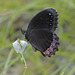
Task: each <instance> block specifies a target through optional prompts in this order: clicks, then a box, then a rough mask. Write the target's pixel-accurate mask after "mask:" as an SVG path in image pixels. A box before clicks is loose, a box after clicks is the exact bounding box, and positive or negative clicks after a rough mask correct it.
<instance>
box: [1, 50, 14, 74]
mask: <svg viewBox="0 0 75 75" xmlns="http://www.w3.org/2000/svg"><path fill="white" fill-rule="evenodd" d="M12 54H13V49H11V51H10V53H9V55H8V58H7V60H6V63H5V66H4V70H3V73H2V75H6V72H7V68H8V64H9V62H10V59H11V56H12Z"/></svg>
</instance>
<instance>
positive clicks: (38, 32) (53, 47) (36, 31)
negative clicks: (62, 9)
mask: <svg viewBox="0 0 75 75" xmlns="http://www.w3.org/2000/svg"><path fill="white" fill-rule="evenodd" d="M57 25H58V13H57V12H56V10H55V9H53V8H47V9H44V10H42V11H40V12H39V13H38V14H36V15H35V16H34V17H33V18H32V20H31V21H30V23H29V25H28V28H27V31H24V30H22V29H21V31H22V33H23V34H24V35H25V38H26V39H27V41H29V43H30V44H31V45H32V48H33V50H34V51H37V50H38V51H40V52H41V53H42V55H43V56H49V57H50V56H51V55H55V52H56V51H57V50H58V45H59V38H58V36H57V35H56V34H55V33H54V31H55V29H56V28H57Z"/></svg>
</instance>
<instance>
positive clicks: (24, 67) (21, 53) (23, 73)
mask: <svg viewBox="0 0 75 75" xmlns="http://www.w3.org/2000/svg"><path fill="white" fill-rule="evenodd" d="M21 55H22V58H23V61H24V65H25V67H24V68H25V70H24V73H23V75H25V73H26V69H27V64H26V60H25V58H24V56H23V53H22V52H21Z"/></svg>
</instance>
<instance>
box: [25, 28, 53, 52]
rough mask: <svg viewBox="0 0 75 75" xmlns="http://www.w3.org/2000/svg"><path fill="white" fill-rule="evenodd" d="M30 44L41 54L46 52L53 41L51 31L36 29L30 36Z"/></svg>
mask: <svg viewBox="0 0 75 75" xmlns="http://www.w3.org/2000/svg"><path fill="white" fill-rule="evenodd" d="M26 37H29V38H28V39H29V42H30V44H31V45H32V46H33V47H34V48H35V49H36V50H39V51H41V52H43V51H45V50H46V49H47V48H48V47H49V46H50V44H51V42H52V41H53V40H52V39H53V34H52V32H50V31H49V30H44V29H34V30H32V31H31V32H30V34H29V35H26Z"/></svg>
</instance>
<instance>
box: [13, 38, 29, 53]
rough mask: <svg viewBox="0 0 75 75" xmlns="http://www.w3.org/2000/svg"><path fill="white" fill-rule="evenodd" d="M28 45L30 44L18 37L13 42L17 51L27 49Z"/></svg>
mask: <svg viewBox="0 0 75 75" xmlns="http://www.w3.org/2000/svg"><path fill="white" fill-rule="evenodd" d="M26 46H28V43H27V42H26V41H24V40H19V39H18V40H16V41H15V42H14V43H13V47H14V49H15V51H16V52H17V53H21V52H23V51H24V50H25V48H26Z"/></svg>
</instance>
